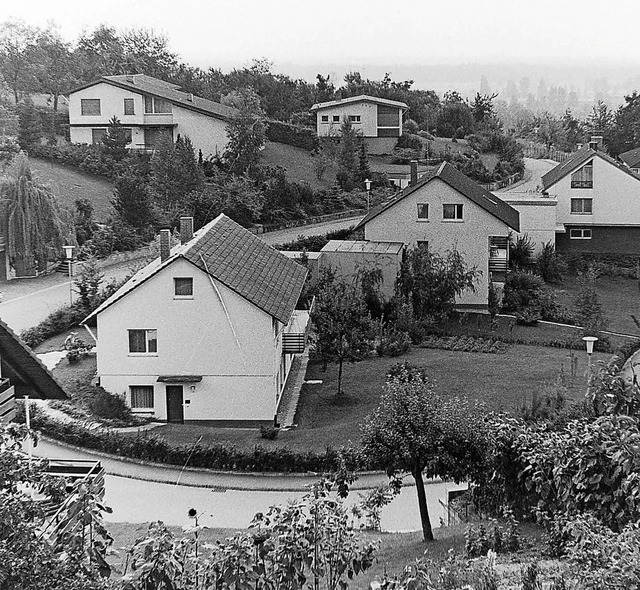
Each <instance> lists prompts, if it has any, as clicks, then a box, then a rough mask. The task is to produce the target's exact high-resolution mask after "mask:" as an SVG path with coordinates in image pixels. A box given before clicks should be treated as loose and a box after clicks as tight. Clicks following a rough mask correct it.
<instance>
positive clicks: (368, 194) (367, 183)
mask: <svg viewBox="0 0 640 590" xmlns="http://www.w3.org/2000/svg"><path fill="white" fill-rule="evenodd" d="M364 187H365V188H366V189H367V211H369V204H370V199H371V181H370V180H369V179H368V178H367V179H366V180H365V181H364Z"/></svg>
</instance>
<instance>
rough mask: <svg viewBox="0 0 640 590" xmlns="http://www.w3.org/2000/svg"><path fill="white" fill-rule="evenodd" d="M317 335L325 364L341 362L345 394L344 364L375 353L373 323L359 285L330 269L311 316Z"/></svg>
mask: <svg viewBox="0 0 640 590" xmlns="http://www.w3.org/2000/svg"><path fill="white" fill-rule="evenodd" d="M311 321H312V322H313V324H314V326H315V329H316V334H317V341H316V353H317V354H318V356H319V357H320V358H321V359H322V361H323V362H324V364H325V367H326V365H327V363H329V362H330V361H336V362H337V363H338V390H337V392H336V393H337V394H338V395H340V394H342V393H344V392H343V391H342V366H343V364H344V361H349V362H352V363H353V362H356V361H360V360H362V359H364V358H366V357H367V355H368V354H369V353H370V352H371V351H372V350H373V343H372V340H373V329H374V327H373V323H372V321H371V316H370V315H369V311H368V310H367V306H366V304H365V301H364V298H363V297H362V291H361V289H360V288H359V287H358V286H357V285H353V284H349V283H347V282H345V281H341V280H338V279H337V278H336V276H335V273H334V272H333V271H332V270H331V269H326V270H325V271H324V274H323V276H322V277H321V280H320V282H319V285H318V293H317V295H316V304H315V308H314V309H313V311H312V313H311Z"/></svg>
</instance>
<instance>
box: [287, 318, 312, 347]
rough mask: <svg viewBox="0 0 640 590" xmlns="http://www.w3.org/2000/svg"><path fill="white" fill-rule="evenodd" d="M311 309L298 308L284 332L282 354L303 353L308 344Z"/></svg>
mask: <svg viewBox="0 0 640 590" xmlns="http://www.w3.org/2000/svg"><path fill="white" fill-rule="evenodd" d="M309 318H310V314H309V311H306V310H301V309H296V310H295V311H294V312H293V315H292V316H291V319H290V320H289V323H288V324H287V325H286V327H285V329H284V333H283V334H282V354H302V353H303V352H304V349H305V347H306V345H307V333H308V331H309V324H310V319H309Z"/></svg>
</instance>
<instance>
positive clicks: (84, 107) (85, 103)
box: [80, 98, 102, 117]
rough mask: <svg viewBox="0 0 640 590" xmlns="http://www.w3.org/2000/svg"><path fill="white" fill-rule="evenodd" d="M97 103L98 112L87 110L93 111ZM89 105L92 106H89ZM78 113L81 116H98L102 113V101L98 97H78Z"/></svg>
mask: <svg viewBox="0 0 640 590" xmlns="http://www.w3.org/2000/svg"><path fill="white" fill-rule="evenodd" d="M96 104H97V105H98V109H97V110H98V112H97V113H96V112H88V111H94V110H95V109H94V108H93V107H95V106H96ZM90 105H91V107H92V108H90ZM80 115H81V116H83V117H99V116H100V115H102V102H101V100H100V99H99V98H81V99H80Z"/></svg>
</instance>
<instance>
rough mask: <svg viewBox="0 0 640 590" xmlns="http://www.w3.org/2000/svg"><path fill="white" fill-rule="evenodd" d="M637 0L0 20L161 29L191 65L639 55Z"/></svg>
mask: <svg viewBox="0 0 640 590" xmlns="http://www.w3.org/2000/svg"><path fill="white" fill-rule="evenodd" d="M637 15H638V0H618V1H617V2H615V3H614V4H607V3H603V2H596V1H595V0H529V1H526V2H525V1H523V0H438V1H434V0H404V1H402V2H394V1H392V0H324V1H318V0H316V1H314V2H311V1H309V0H302V1H292V0H290V1H285V0H262V1H257V0H235V1H228V0H224V1H220V0H182V1H180V0H170V1H169V0H153V1H151V0H105V1H103V2H100V1H94V2H87V0H57V1H55V2H54V1H51V0H11V1H10V0H0V21H4V20H6V19H7V18H11V17H15V18H21V19H23V20H25V21H26V22H27V23H29V24H32V25H37V26H40V27H44V26H45V25H46V24H47V21H48V20H53V21H55V22H56V23H57V24H58V25H59V28H60V31H61V33H62V35H63V37H65V38H67V39H68V40H72V39H76V38H77V36H78V35H79V34H80V33H81V32H82V31H83V30H86V31H91V30H93V29H94V28H95V27H96V26H97V25H99V24H101V23H105V24H109V25H113V26H115V27H116V28H127V27H147V28H152V29H154V30H155V31H156V32H161V33H164V34H166V35H167V36H168V37H169V39H170V42H171V49H172V50H173V51H175V52H176V53H178V54H179V55H180V56H181V58H182V59H183V60H185V61H187V62H189V63H191V64H193V65H200V66H208V65H213V66H220V65H226V66H229V65H232V66H242V65H244V64H246V63H248V62H249V61H250V60H251V58H253V57H268V58H269V59H271V60H273V61H274V62H275V64H276V69H278V65H279V64H286V63H301V64H307V63H308V64H317V63H322V64H327V63H362V64H375V63H385V64H395V63H398V64H409V63H422V64H425V63H432V64H433V63H448V64H451V63H470V62H474V63H478V62H487V61H492V62H495V61H528V62H533V61H541V60H548V61H551V60H553V61H566V60H580V61H585V60H587V61H588V60H598V61H603V60H604V61H611V62H616V61H618V60H623V61H626V62H629V61H636V60H638V58H640V44H639V43H638V32H637V31H638V19H637Z"/></svg>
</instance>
